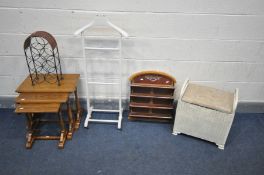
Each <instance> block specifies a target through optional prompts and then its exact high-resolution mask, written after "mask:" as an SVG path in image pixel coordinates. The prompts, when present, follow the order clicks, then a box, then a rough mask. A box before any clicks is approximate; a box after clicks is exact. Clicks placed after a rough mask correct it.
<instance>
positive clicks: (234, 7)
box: [0, 0, 264, 102]
mask: <svg viewBox="0 0 264 175" xmlns="http://www.w3.org/2000/svg"><path fill="white" fill-rule="evenodd" d="M97 13H104V14H105V15H106V16H108V18H109V19H110V20H111V21H112V22H113V23H115V24H116V25H118V26H120V27H121V28H123V29H124V30H126V31H127V32H128V34H129V37H128V38H126V39H124V41H123V55H124V61H123V63H124V66H123V96H124V98H128V94H129V86H128V85H129V83H128V77H129V76H130V75H131V74H133V73H134V72H137V71H141V70H160V71H164V72H167V73H169V74H171V75H172V76H174V77H175V78H176V79H177V81H178V82H177V95H176V97H178V94H179V90H180V88H181V85H182V83H183V81H184V79H185V78H186V77H189V78H190V79H191V80H193V81H195V82H198V83H202V84H206V85H211V86H216V87H220V88H224V89H227V90H233V89H234V88H235V87H238V88H239V89H240V99H239V101H240V102H263V101H264V1H263V0H224V1H219V0H185V1H182V0H167V1H164V0H145V1H139V0H126V1H125V0H115V1H114V0H96V1H95V0H75V1H70V0H57V1H53V0H47V1H40V0H28V1H18V0H13V1H7V0H1V1H0V24H1V25H0V82H1V83H0V96H15V95H16V94H15V92H14V91H15V89H16V87H17V86H18V84H19V83H20V82H21V81H22V80H23V79H24V78H25V76H26V75H27V74H28V71H27V67H26V61H25V57H24V53H23V47H22V46H23V42H24V40H25V38H26V37H27V36H28V35H29V34H30V33H32V32H34V31H37V30H45V31H47V32H49V33H51V34H53V35H54V36H55V38H56V39H57V42H58V46H59V50H60V54H61V60H62V66H63V70H64V72H66V73H81V81H80V84H79V89H80V95H81V96H85V89H84V87H85V86H84V74H83V73H84V63H83V60H82V47H81V39H80V38H79V37H76V36H74V35H73V33H74V32H75V30H76V29H78V28H79V27H82V26H83V25H85V24H87V23H89V22H90V21H91V20H92V19H93V18H94V17H95V15H96V14H97ZM92 42H93V43H97V44H100V41H98V40H94V41H92ZM106 44H110V46H111V45H115V43H114V42H111V41H110V42H107V43H106ZM88 54H89V56H94V58H96V59H93V60H91V61H90V64H89V65H88V72H89V78H90V79H95V78H100V79H103V80H104V81H113V80H112V77H116V76H117V75H118V71H117V68H116V66H115V64H116V62H115V60H114V59H110V57H112V56H113V58H115V53H109V52H97V53H95V52H93V53H88ZM90 89H91V91H92V94H93V95H95V96H96V97H98V98H99V97H100V98H105V97H114V96H116V95H117V93H116V91H115V89H116V88H115V87H105V86H99V87H96V88H95V87H92V86H91V87H90ZM94 92H97V93H96V94H97V95H96V94H95V93H94Z"/></svg>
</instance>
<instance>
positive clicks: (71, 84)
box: [16, 74, 80, 93]
mask: <svg viewBox="0 0 264 175" xmlns="http://www.w3.org/2000/svg"><path fill="white" fill-rule="evenodd" d="M62 77H63V80H61V85H60V86H58V84H57V83H53V84H51V83H48V82H46V81H44V82H41V83H38V84H36V85H34V86H32V83H31V79H30V76H29V75H28V76H27V78H26V79H25V80H24V81H23V82H22V83H21V84H20V85H19V86H18V88H17V89H16V92H18V93H22V92H68V93H71V92H74V91H75V89H76V87H77V84H78V80H79V78H80V74H63V75H62Z"/></svg>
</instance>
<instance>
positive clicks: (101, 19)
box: [74, 14, 128, 129]
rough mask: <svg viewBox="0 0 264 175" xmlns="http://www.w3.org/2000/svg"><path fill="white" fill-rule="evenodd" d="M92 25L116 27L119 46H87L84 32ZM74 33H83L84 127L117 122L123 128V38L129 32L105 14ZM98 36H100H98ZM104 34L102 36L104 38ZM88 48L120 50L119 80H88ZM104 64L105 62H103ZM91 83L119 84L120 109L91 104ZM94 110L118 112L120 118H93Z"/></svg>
mask: <svg viewBox="0 0 264 175" xmlns="http://www.w3.org/2000/svg"><path fill="white" fill-rule="evenodd" d="M92 27H99V28H100V27H108V28H111V29H114V30H115V31H116V32H117V33H118V34H119V37H118V43H119V44H118V47H114V48H110V47H86V46H85V41H86V40H85V39H87V36H85V35H84V32H85V31H87V30H88V29H90V28H92ZM74 35H81V37H82V47H83V58H84V60H85V87H86V98H87V110H88V112H87V116H86V119H85V122H84V127H86V128H87V127H88V124H89V122H101V123H117V128H118V129H121V123H122V113H123V109H122V50H121V49H122V38H123V37H128V34H127V32H125V31H124V30H123V29H121V28H120V27H118V26H116V25H115V24H113V23H112V22H110V21H109V20H108V18H107V17H106V16H105V15H104V14H98V15H96V18H95V19H94V20H93V21H91V22H90V23H88V24H87V25H85V26H83V27H81V28H80V29H78V30H76V32H75V33H74ZM97 37H98V36H97ZM102 37H104V36H100V38H102ZM87 50H103V51H104V50H107V51H118V52H119V59H118V66H119V75H118V80H117V82H94V81H89V80H88V72H87V65H88V64H89V60H88V59H87V56H86V51H87ZM102 64H103V63H102ZM89 84H93V85H117V86H118V87H119V88H118V91H119V92H118V109H117V110H114V109H111V110H109V109H95V108H94V107H93V105H91V96H90V94H89V89H88V87H89ZM93 112H104V113H118V119H116V120H106V119H93V118H92V114H93Z"/></svg>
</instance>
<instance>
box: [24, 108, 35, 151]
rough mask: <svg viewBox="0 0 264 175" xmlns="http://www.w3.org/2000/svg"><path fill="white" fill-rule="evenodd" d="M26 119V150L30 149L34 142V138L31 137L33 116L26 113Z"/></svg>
mask: <svg viewBox="0 0 264 175" xmlns="http://www.w3.org/2000/svg"><path fill="white" fill-rule="evenodd" d="M26 117H27V135H26V139H27V140H26V148H27V149H31V148H32V145H33V142H34V136H33V119H32V117H33V114H32V113H26Z"/></svg>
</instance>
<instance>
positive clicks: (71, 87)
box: [16, 74, 82, 129]
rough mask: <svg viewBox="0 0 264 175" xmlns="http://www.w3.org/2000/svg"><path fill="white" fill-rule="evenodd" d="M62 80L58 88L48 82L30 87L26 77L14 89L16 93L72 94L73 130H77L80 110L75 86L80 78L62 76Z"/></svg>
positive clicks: (77, 76) (68, 75)
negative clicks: (73, 102)
mask: <svg viewBox="0 0 264 175" xmlns="http://www.w3.org/2000/svg"><path fill="white" fill-rule="evenodd" d="M62 76H63V80H62V81H61V85H60V86H58V85H57V84H56V83H55V84H50V83H48V82H42V83H39V84H36V85H34V86H32V83H31V80H30V76H28V77H27V78H26V79H25V80H24V81H23V82H22V83H21V84H20V85H19V87H18V88H17V89H16V92H18V93H26V92H29V93H43V92H44V93H55V92H56V93H69V94H71V93H74V97H75V99H74V101H75V106H76V111H75V113H76V114H75V118H74V128H75V129H78V128H79V127H80V122H81V116H82V109H81V106H80V102H79V98H78V94H77V85H78V80H79V78H80V74H63V75H62Z"/></svg>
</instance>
